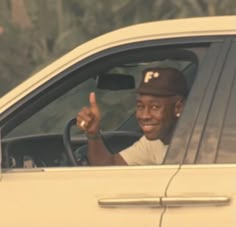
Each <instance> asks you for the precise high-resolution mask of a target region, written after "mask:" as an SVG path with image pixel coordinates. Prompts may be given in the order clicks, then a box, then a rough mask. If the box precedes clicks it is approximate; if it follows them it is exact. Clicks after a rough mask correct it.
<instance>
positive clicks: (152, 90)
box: [137, 67, 188, 97]
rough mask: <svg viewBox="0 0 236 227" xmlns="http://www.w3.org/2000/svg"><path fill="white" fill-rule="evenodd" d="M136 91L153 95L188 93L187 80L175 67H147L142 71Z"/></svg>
mask: <svg viewBox="0 0 236 227" xmlns="http://www.w3.org/2000/svg"><path fill="white" fill-rule="evenodd" d="M137 93H139V94H147V95H154V96H172V95H181V96H184V97H186V96H187V94H188V88H187V82H186V79H185V77H184V75H183V74H182V72H180V71H179V70H177V69H175V68H159V67H157V68H147V69H145V70H144V71H143V74H142V80H141V82H140V85H139V87H138V88H137Z"/></svg>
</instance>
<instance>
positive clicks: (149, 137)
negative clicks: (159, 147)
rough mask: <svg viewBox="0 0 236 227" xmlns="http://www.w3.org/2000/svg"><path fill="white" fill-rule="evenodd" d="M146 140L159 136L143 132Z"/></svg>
mask: <svg viewBox="0 0 236 227" xmlns="http://www.w3.org/2000/svg"><path fill="white" fill-rule="evenodd" d="M144 136H145V137H146V139H147V140H158V139H160V137H159V136H158V135H151V134H147V133H146V134H144Z"/></svg>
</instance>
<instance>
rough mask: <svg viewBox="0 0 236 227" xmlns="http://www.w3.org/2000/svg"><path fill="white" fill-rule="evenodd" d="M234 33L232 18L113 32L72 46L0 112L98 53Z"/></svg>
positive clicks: (4, 102) (19, 88)
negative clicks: (160, 41) (150, 42)
mask: <svg viewBox="0 0 236 227" xmlns="http://www.w3.org/2000/svg"><path fill="white" fill-rule="evenodd" d="M235 34H236V16H217V17H197V18H185V19H172V20H162V21H155V22H147V23H141V24H137V25H132V26H128V27H125V28H121V29H117V30H115V31H112V32H109V33H106V34H104V35H101V36H99V37H97V38H94V39H92V40H90V41H88V42H85V43H84V44H82V45H80V46H78V47H76V48H75V49H73V50H72V51H70V52H68V53H67V54H65V55H64V56H62V57H61V58H59V59H58V60H56V61H54V62H53V63H51V64H50V65H48V66H47V67H45V68H43V69H42V70H41V71H39V72H37V73H35V74H34V75H32V76H31V77H30V78H29V79H27V80H26V81H24V82H23V83H22V84H20V85H18V86H17V87H16V88H14V89H13V90H12V91H10V92H9V93H7V94H6V95H5V96H3V97H2V98H1V99H0V113H3V112H4V111H5V110H6V109H7V108H9V107H10V106H11V105H13V104H14V103H16V102H17V101H18V100H20V99H21V98H23V97H24V96H26V95H27V94H29V93H30V92H31V91H33V90H34V89H36V88H37V87H39V86H41V85H42V84H43V83H45V82H46V81H48V80H49V79H51V78H53V77H54V76H55V75H57V74H58V73H60V72H61V71H63V70H64V69H66V68H68V67H70V66H72V65H73V64H75V63H76V62H78V61H80V60H83V59H85V58H86V57H88V56H91V55H93V54H96V53H98V52H100V51H102V50H105V49H108V48H112V47H115V46H120V45H124V44H129V43H131V42H141V41H148V40H154V39H166V38H174V37H198V36H214V35H235Z"/></svg>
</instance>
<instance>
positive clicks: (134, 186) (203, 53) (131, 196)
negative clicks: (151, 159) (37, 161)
mask: <svg viewBox="0 0 236 227" xmlns="http://www.w3.org/2000/svg"><path fill="white" fill-rule="evenodd" d="M222 45H223V38H215V37H214V38H202V39H196V40H194V39H191V38H189V39H176V40H175V39H173V40H168V41H162V42H155V41H153V42H150V41H149V42H148V43H140V44H137V43H135V45H134V46H132V48H131V47H130V46H128V47H127V46H126V47H125V48H129V49H128V50H127V49H126V50H125V48H123V49H122V53H119V52H120V51H117V48H114V49H115V50H114V51H117V52H118V53H119V54H116V52H112V50H110V53H109V54H107V56H106V57H105V58H104V53H101V56H103V57H101V58H99V57H96V59H95V60H94V63H92V64H94V65H92V66H91V65H90V64H87V65H85V66H84V67H83V68H82V67H81V69H80V68H79V69H78V74H79V75H80V77H81V78H86V77H88V75H91V74H92V72H93V73H94V72H95V70H99V67H100V66H101V65H104V66H106V65H107V64H111V63H114V62H115V63H116V62H117V63H116V64H120V61H124V60H128V59H129V58H130V57H134V56H135V57H136V56H138V55H137V51H138V52H139V55H140V56H145V54H146V55H147V56H149V57H151V61H152V60H153V59H152V54H153V53H155V54H156V53H160V51H162V52H161V53H165V51H166V52H167V53H168V54H169V53H172V52H171V49H172V48H175V49H176V48H177V49H180V50H181V51H182V49H186V50H188V51H187V55H186V56H187V57H188V54H189V50H191V51H192V52H193V53H195V54H196V60H197V62H198V63H199V65H198V74H197V75H198V76H200V77H202V73H203V72H204V73H205V75H206V78H208V77H209V76H210V75H211V73H210V72H211V71H212V70H213V68H214V67H215V64H216V62H217V57H218V55H219V53H220V52H221V48H222ZM154 47H156V48H157V49H155V48H154ZM130 50H131V51H132V50H135V53H133V52H130ZM151 50H152V54H151ZM175 53H176V52H175ZM181 53H182V52H181ZM184 53H185V52H184ZM120 54H124V55H120ZM175 57H176V56H175ZM176 58H177V59H179V56H177V57H176ZM108 60H109V61H108ZM149 60H150V59H149ZM90 62H91V59H90ZM217 63H218V62H217ZM78 65H79V63H78ZM206 66H207V67H206ZM206 68H207V69H206ZM90 70H94V71H92V72H90ZM68 71H70V70H68ZM186 71H187V72H186V73H187V74H190V75H191V74H192V71H191V69H189V68H187V69H186ZM88 72H89V73H88ZM59 76H61V75H59ZM64 77H65V78H70V77H71V75H70V74H69V72H67V71H66V70H65V72H64ZM80 80H82V79H80ZM190 80H193V78H190ZM208 80H209V78H208V79H207V80H205V81H204V82H203V83H201V84H203V85H204V86H205V87H206V86H207V84H208ZM54 81H56V82H58V81H57V80H52V81H49V82H48V84H47V85H45V88H44V87H41V88H40V90H37V94H35V95H34V94H31V99H32V101H29V102H28V103H26V104H24V108H19V111H16V110H17V109H16V110H14V111H10V114H9V116H6V118H5V119H4V120H5V122H6V123H5V125H4V126H3V128H2V130H3V131H6V130H7V129H8V130H9V128H10V127H12V126H13V125H14V124H16V123H17V124H19V127H21V124H20V123H19V121H20V120H19V118H20V117H22V118H24V120H25V118H26V116H28V115H29V113H31V114H32V112H33V111H35V109H39V108H40V107H41V106H40V105H41V104H42V103H43V101H42V99H43V98H45V99H46V98H48V97H50V98H49V100H48V102H49V101H51V97H54V98H55V96H56V95H57V92H58V89H59V88H60V86H58V89H55V93H53V92H54V91H53V88H54V86H55V83H54ZM65 81H66V80H63V84H60V85H61V86H63V85H64V84H65V83H66V82H65ZM198 81H199V80H198ZM72 82H74V80H72ZM72 82H71V81H70V86H71V84H72ZM198 83H199V82H198ZM50 86H51V87H50ZM194 86H195V87H196V86H199V85H198V84H197V85H194ZM63 89H64V87H63ZM63 89H62V90H63ZM203 90H204V89H203ZM50 92H52V93H50ZM38 94H39V95H38ZM35 100H36V101H35ZM66 103H68V102H66ZM200 104H201V99H200V97H199V98H197V99H195V105H196V106H197V105H198V106H200ZM19 105H20V104H19ZM27 105H28V112H27ZM14 108H16V107H14ZM52 109H53V108H50V110H52ZM61 110H65V111H67V110H68V108H67V107H66V106H64V105H63V106H62V108H61ZM13 112H15V115H14V114H12V113H13ZM17 114H19V116H17ZM47 114H49V113H48V112H47ZM47 114H46V116H47ZM72 114H74V113H72ZM195 117H196V116H195V115H191V114H189V119H188V120H189V121H190V120H191V121H193V120H195ZM47 119H48V118H47ZM50 119H52V118H50ZM184 119H186V117H185V116H183V120H184ZM34 122H37V121H36V120H34ZM58 124H59V122H58ZM29 126H31V127H33V124H31V123H29ZM56 126H57V125H56ZM31 127H29V128H30V129H31ZM192 127H193V126H189V125H188V126H187V127H185V129H189V130H191V129H192ZM23 128H24V127H23ZM24 129H25V128H24ZM16 130H17V127H16ZM30 132H31V131H30ZM182 132H184V131H183V130H182V129H181V133H182ZM29 134H30V133H29ZM8 139H9V138H8ZM181 140H182V142H183V141H187V140H188V134H187V133H186V134H183V133H182V135H181ZM11 145H12V143H8V144H7V146H9V147H10V146H11ZM40 145H41V144H38V146H40ZM172 146H173V148H171V149H170V151H171V150H173V149H174V148H176V147H178V148H179V146H180V145H179V135H178V134H177V136H176V139H174V140H173V143H172ZM58 148H59V147H58ZM35 149H37V147H35ZM52 152H53V150H51V149H49V150H48V153H52ZM181 154H184V150H183V149H182V148H181ZM177 159H178V162H177V163H174V165H171V164H169V163H168V162H166V163H165V164H163V165H156V166H128V167H121V166H115V167H71V166H62V167H50V168H49V167H47V166H46V167H36V168H20V169H19V168H17V169H14V168H6V169H3V173H2V178H1V183H0V201H1V209H0V212H1V214H2V215H1V220H0V224H1V225H2V226H5V227H7V226H9V227H10V226H19V225H23V226H57V227H59V226H109V227H110V226H117V227H118V226H158V225H160V224H161V220H162V215H163V212H165V206H164V207H163V202H162V198H163V197H165V192H166V188H167V186H168V185H169V182H170V180H171V179H172V177H173V176H175V174H176V173H177V171H178V170H179V167H180V163H181V162H180V159H179V158H177Z"/></svg>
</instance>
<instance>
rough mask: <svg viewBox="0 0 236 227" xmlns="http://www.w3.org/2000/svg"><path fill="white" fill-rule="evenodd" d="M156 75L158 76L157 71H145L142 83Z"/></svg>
mask: <svg viewBox="0 0 236 227" xmlns="http://www.w3.org/2000/svg"><path fill="white" fill-rule="evenodd" d="M158 76H159V73H158V72H153V71H149V72H146V75H145V77H144V83H148V82H149V80H151V79H152V78H157V77H158Z"/></svg>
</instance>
